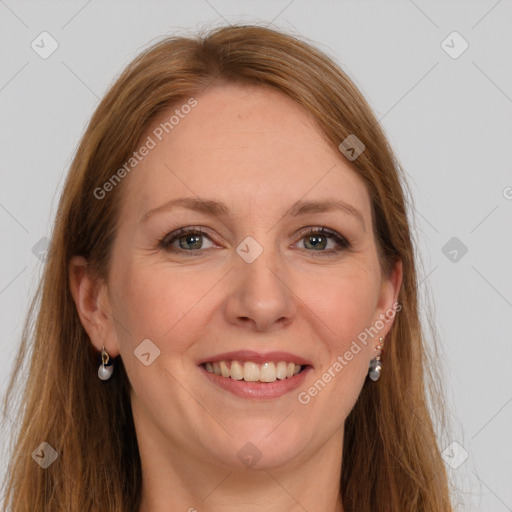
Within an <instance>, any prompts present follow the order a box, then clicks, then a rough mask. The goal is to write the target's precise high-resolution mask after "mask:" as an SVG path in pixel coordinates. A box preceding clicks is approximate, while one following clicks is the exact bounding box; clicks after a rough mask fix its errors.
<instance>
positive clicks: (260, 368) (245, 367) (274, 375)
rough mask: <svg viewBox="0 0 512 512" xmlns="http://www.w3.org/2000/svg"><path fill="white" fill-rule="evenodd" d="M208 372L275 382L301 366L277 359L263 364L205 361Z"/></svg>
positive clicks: (288, 375)
mask: <svg viewBox="0 0 512 512" xmlns="http://www.w3.org/2000/svg"><path fill="white" fill-rule="evenodd" d="M204 366H205V368H206V370H207V371H208V372H210V373H214V374H215V375H221V376H222V377H227V378H231V379H235V380H242V379H243V380H245V381H246V382H258V381H259V382H275V381H276V379H279V380H283V379H288V378H290V377H293V376H294V375H297V374H298V373H299V372H300V371H301V369H302V366H301V365H300V364H295V363H288V362H286V361H279V362H278V363H273V362H271V361H270V362H266V363H263V364H261V365H260V364H257V363H253V362H252V361H245V362H239V361H218V362H215V363H205V365H204Z"/></svg>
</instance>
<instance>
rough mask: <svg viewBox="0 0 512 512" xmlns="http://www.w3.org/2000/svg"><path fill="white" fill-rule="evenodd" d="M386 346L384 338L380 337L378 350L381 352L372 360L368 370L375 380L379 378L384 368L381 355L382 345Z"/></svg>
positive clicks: (371, 377) (369, 375)
mask: <svg viewBox="0 0 512 512" xmlns="http://www.w3.org/2000/svg"><path fill="white" fill-rule="evenodd" d="M383 346H384V339H383V338H379V344H378V345H377V350H379V351H380V352H379V354H378V355H377V356H376V357H375V358H374V359H372V360H371V361H370V368H369V371H368V377H370V379H372V380H373V382H375V381H377V380H379V378H380V372H381V370H382V362H381V360H380V355H381V353H382V347H383Z"/></svg>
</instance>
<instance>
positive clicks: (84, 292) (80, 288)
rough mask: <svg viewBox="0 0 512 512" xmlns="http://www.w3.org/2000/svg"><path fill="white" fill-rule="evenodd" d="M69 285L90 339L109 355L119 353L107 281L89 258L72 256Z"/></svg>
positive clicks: (114, 355) (113, 355)
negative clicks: (99, 276)
mask: <svg viewBox="0 0 512 512" xmlns="http://www.w3.org/2000/svg"><path fill="white" fill-rule="evenodd" d="M68 272H69V283H70V284H69V286H70V291H71V295H72V296H73V300H74V302H75V306H76V310H77V313H78V316H79V318H80V322H81V323H82V325H83V327H84V329H85V330H86V331H87V334H88V335H89V338H90V339H91V343H92V344H93V345H94V347H95V348H96V349H97V350H98V352H101V350H102V348H103V346H105V349H106V351H107V352H108V354H109V356H111V357H116V356H118V355H119V346H118V342H117V335H116V331H115V329H114V319H113V316H112V313H111V304H110V299H109V296H108V289H107V285H106V284H105V283H104V282H103V281H102V280H101V279H99V278H98V277H96V276H95V275H93V273H92V272H91V270H90V268H89V265H88V262H87V260H86V259H85V258H84V257H82V256H73V257H72V258H71V260H70V262H69V268H68Z"/></svg>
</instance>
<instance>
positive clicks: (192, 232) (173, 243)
mask: <svg viewBox="0 0 512 512" xmlns="http://www.w3.org/2000/svg"><path fill="white" fill-rule="evenodd" d="M205 239H206V240H208V241H209V243H210V244H212V245H210V246H207V247H205V246H204V240H205ZM158 246H159V247H161V248H162V249H165V250H167V251H169V252H182V253H185V252H189V253H194V252H196V251H199V250H200V249H209V248H211V247H213V243H212V241H211V240H210V238H209V237H208V235H207V234H206V233H205V232H204V231H202V230H201V228H196V227H186V228H180V229H177V230H176V231H173V232H172V233H169V234H168V235H165V236H164V238H162V239H161V240H160V241H159V243H158Z"/></svg>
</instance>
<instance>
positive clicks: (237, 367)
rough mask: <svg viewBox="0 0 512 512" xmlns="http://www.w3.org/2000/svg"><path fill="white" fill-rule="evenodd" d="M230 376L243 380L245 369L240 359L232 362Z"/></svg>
mask: <svg viewBox="0 0 512 512" xmlns="http://www.w3.org/2000/svg"><path fill="white" fill-rule="evenodd" d="M230 377H231V378H232V379H235V380H242V379H243V378H244V369H243V368H242V365H241V364H240V363H239V362H238V361H233V362H232V363H231V375H230Z"/></svg>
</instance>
